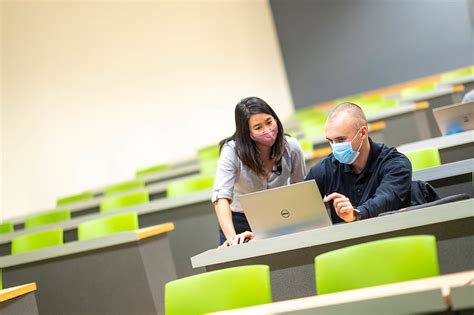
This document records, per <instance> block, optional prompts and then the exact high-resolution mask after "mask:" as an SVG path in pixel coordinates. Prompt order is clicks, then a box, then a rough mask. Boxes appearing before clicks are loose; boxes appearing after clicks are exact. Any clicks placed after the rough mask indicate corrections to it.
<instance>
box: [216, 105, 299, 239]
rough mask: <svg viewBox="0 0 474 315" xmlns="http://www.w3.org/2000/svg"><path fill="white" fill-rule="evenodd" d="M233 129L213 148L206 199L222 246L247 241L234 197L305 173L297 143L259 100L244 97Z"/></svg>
mask: <svg viewBox="0 0 474 315" xmlns="http://www.w3.org/2000/svg"><path fill="white" fill-rule="evenodd" d="M235 127H236V130H235V133H234V134H233V135H232V136H231V137H229V138H226V139H224V140H222V141H221V142H220V144H219V146H220V157H219V163H218V167H217V173H216V177H215V180H214V192H213V195H212V202H213V203H214V207H215V210H216V214H217V219H218V221H219V225H220V231H219V232H220V244H222V245H221V246H223V247H226V246H232V245H237V244H241V243H243V242H244V240H245V239H253V234H252V233H251V229H250V226H249V224H248V222H247V219H246V218H245V214H244V213H243V210H242V208H241V206H240V202H239V196H240V195H243V194H248V193H251V192H255V191H260V190H264V189H269V188H275V187H279V186H284V185H288V184H292V183H296V182H300V181H302V180H303V179H304V176H305V172H306V168H305V162H304V158H303V152H302V150H301V147H300V145H299V143H298V141H296V140H295V139H293V138H291V137H289V136H287V135H285V134H284V132H283V126H282V124H281V122H280V119H278V116H277V115H276V114H275V112H274V111H273V109H272V108H271V107H270V106H269V105H268V104H267V103H265V101H263V100H262V99H260V98H258V97H248V98H245V99H243V100H241V101H240V102H239V103H238V104H237V106H236V107H235Z"/></svg>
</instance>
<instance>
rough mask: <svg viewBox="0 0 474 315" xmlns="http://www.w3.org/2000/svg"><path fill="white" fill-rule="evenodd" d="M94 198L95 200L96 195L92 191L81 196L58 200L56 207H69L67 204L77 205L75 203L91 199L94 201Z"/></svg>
mask: <svg viewBox="0 0 474 315" xmlns="http://www.w3.org/2000/svg"><path fill="white" fill-rule="evenodd" d="M93 198H94V194H93V193H92V192H90V191H86V192H83V193H81V194H77V195H72V196H66V197H62V198H58V199H57V200H56V205H57V206H58V207H59V206H64V205H67V204H71V203H75V202H79V201H84V200H89V199H93Z"/></svg>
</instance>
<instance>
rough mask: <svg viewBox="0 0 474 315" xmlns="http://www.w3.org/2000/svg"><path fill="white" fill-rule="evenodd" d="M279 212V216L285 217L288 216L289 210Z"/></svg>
mask: <svg viewBox="0 0 474 315" xmlns="http://www.w3.org/2000/svg"><path fill="white" fill-rule="evenodd" d="M280 213H281V216H282V217H284V218H285V219H286V218H288V217H289V216H290V211H288V210H286V209H283V210H281V212H280Z"/></svg>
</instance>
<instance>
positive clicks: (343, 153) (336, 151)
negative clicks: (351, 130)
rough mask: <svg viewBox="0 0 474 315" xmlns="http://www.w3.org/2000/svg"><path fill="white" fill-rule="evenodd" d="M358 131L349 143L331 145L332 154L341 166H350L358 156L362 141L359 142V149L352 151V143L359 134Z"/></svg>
mask: <svg viewBox="0 0 474 315" xmlns="http://www.w3.org/2000/svg"><path fill="white" fill-rule="evenodd" d="M359 131H360V129H359V130H358V131H357V133H356V135H355V137H354V138H353V139H352V140H351V141H347V142H342V143H331V148H332V154H333V155H334V157H335V158H336V160H338V161H339V162H341V163H343V164H349V165H350V164H352V163H354V161H355V160H356V159H357V157H358V156H359V154H360V148H361V147H362V141H361V142H360V146H359V149H358V150H357V151H354V150H352V141H354V139H355V138H356V137H357V135H358V134H359Z"/></svg>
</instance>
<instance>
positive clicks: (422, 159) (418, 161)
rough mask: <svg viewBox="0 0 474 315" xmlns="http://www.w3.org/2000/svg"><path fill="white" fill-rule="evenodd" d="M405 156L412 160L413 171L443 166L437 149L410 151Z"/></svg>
mask: <svg viewBox="0 0 474 315" xmlns="http://www.w3.org/2000/svg"><path fill="white" fill-rule="evenodd" d="M405 155H406V157H407V158H408V159H409V160H410V162H411V167H412V170H413V171H418V170H421V169H424V168H429V167H434V166H439V165H441V157H440V156H439V150H438V149H437V148H427V149H423V150H416V151H409V152H405Z"/></svg>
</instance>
